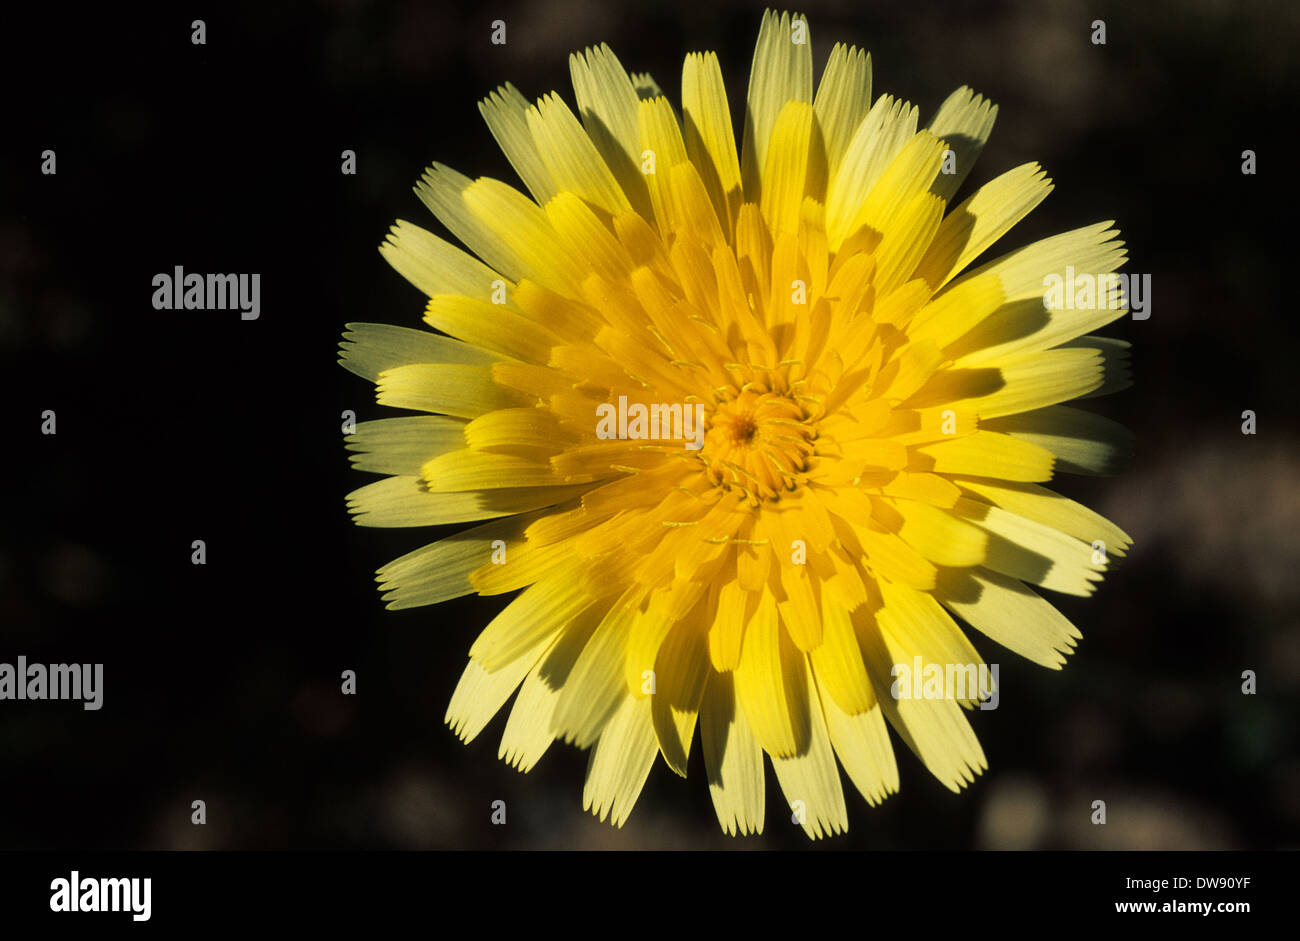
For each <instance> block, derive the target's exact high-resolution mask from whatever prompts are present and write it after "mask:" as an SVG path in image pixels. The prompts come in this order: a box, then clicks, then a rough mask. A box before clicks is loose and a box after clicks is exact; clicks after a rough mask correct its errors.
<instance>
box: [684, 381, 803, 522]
mask: <svg viewBox="0 0 1300 941" xmlns="http://www.w3.org/2000/svg"><path fill="white" fill-rule="evenodd" d="M816 437H817V431H816V429H815V428H814V427H813V425H812V424H811V423H810V422H809V420H808V414H807V412H806V411H805V409H804V408H803V406H801V405H800V404H799V403H798V402H796V401H795V400H794V399H793V398H791V397H790V396H789V395H787V394H784V393H781V392H767V391H756V390H753V389H746V390H745V391H743V392H740V393H738V394H737V395H735V396H734V397H733V398H727V399H724V400H722V401H720V402H719V403H718V404H717V405H716V406H714V409H713V413H712V415H711V416H710V417H709V421H708V431H707V433H706V434H705V436H704V447H703V448H702V449H701V450H700V458H701V460H703V461H704V463H705V465H706V467H707V473H708V477H709V480H710V482H712V483H713V485H714V486H717V487H721V488H723V489H725V490H727V491H730V492H733V493H735V494H736V495H737V496H738V497H739V498H740V499H742V500H748V501H749V503H750V504H751V505H753V506H757V505H758V504H759V503H760V502H761V501H763V500H776V499H778V498H779V497H780V495H781V493H782V492H783V491H787V490H793V489H794V488H795V487H796V486H798V483H799V480H800V479H801V476H802V474H803V473H804V472H805V471H806V470H807V469H808V458H809V457H810V456H811V455H812V454H813V451H814V445H813V440H814V439H815V438H816Z"/></svg>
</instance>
